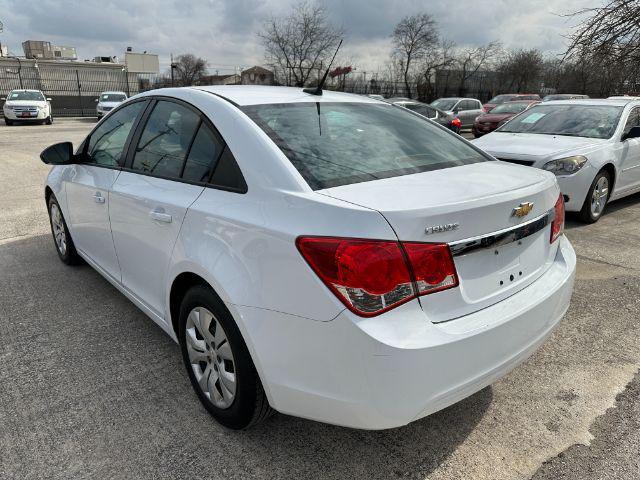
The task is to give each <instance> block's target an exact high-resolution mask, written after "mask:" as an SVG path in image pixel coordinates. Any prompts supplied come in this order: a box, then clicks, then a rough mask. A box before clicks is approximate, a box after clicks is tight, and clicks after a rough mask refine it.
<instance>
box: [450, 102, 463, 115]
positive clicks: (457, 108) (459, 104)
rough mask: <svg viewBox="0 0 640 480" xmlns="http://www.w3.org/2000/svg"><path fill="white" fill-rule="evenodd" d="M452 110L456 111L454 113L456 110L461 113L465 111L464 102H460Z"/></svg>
mask: <svg viewBox="0 0 640 480" xmlns="http://www.w3.org/2000/svg"><path fill="white" fill-rule="evenodd" d="M451 110H452V111H454V112H455V111H456V110H458V111H459V112H461V111H462V110H464V100H460V101H458V103H456V104H455V106H454V107H453V108H452V109H451Z"/></svg>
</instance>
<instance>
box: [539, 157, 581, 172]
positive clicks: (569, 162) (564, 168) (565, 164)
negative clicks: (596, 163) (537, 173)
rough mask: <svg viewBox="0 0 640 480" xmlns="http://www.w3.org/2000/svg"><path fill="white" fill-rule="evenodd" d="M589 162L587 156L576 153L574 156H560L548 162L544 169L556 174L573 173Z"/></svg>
mask: <svg viewBox="0 0 640 480" xmlns="http://www.w3.org/2000/svg"><path fill="white" fill-rule="evenodd" d="M586 163H587V157H583V156H582V155H574V156H572V157H566V158H558V159H556V160H551V161H550V162H547V163H545V164H544V166H543V167H542V168H543V169H545V170H547V171H549V172H553V173H555V174H556V175H572V174H574V173H576V172H577V171H578V170H580V169H581V168H582V167H584V165H585V164H586Z"/></svg>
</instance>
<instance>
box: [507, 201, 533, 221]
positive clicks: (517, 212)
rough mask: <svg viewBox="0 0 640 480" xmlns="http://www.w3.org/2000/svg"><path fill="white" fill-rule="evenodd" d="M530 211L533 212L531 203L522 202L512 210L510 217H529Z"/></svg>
mask: <svg viewBox="0 0 640 480" xmlns="http://www.w3.org/2000/svg"><path fill="white" fill-rule="evenodd" d="M531 210H533V203H532V202H522V203H521V204H520V205H518V206H517V207H516V208H514V209H513V212H511V215H512V216H514V217H520V218H522V217H526V216H527V215H529V213H531Z"/></svg>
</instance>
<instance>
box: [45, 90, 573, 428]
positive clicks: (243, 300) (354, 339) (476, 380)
mask: <svg viewBox="0 0 640 480" xmlns="http://www.w3.org/2000/svg"><path fill="white" fill-rule="evenodd" d="M207 90H208V91H207ZM154 95H162V96H168V97H175V98H178V99H181V100H183V101H186V102H189V103H191V104H192V105H195V106H197V108H198V109H200V111H202V112H203V113H204V114H205V115H207V116H208V117H209V118H210V119H211V121H212V122H213V124H214V125H215V127H216V128H217V129H218V131H219V132H220V134H221V136H222V137H223V138H224V140H225V141H226V143H227V145H228V147H229V148H230V150H231V151H232V152H233V155H234V157H235V159H236V161H237V163H238V165H239V167H240V169H241V170H242V173H243V175H244V178H245V180H246V183H247V185H248V191H247V192H246V193H244V194H242V193H236V192H231V191H225V190H222V189H218V188H212V187H202V186H195V185H190V184H185V183H182V182H178V181H171V180H165V179H160V178H154V177H150V176H145V175H141V174H137V173H133V172H131V171H128V170H127V171H122V172H121V171H120V170H117V169H109V168H101V167H88V166H85V165H68V166H55V167H53V168H52V170H51V173H50V174H49V177H48V180H47V187H48V188H49V189H51V191H52V192H53V194H55V195H56V197H57V198H58V200H59V203H60V206H61V209H62V211H63V214H64V216H65V218H66V219H68V226H69V229H70V232H71V235H72V237H73V239H74V242H75V243H76V245H77V246H78V247H79V253H80V254H81V255H82V256H83V257H84V258H86V259H87V260H88V261H89V263H90V264H91V265H92V266H93V267H94V268H96V270H98V271H99V272H100V273H101V274H102V275H104V276H105V277H106V278H107V279H108V280H109V281H110V282H111V283H112V284H113V285H115V286H116V288H118V289H119V290H120V291H122V292H123V293H124V294H125V295H126V296H127V297H128V298H129V299H131V300H132V301H133V302H134V303H135V304H136V305H137V306H139V307H140V308H141V309H142V310H143V311H144V312H145V313H146V314H147V315H149V317H150V318H152V319H153V320H154V321H155V322H156V323H158V324H159V325H160V326H161V327H162V328H163V330H165V331H166V332H167V333H168V334H169V335H170V336H171V337H172V338H173V339H174V340H176V338H177V337H176V332H175V330H174V326H173V325H174V322H175V321H176V319H175V318H172V316H171V308H172V305H171V301H170V293H171V286H172V284H173V281H174V280H175V279H176V278H177V277H178V276H180V275H181V274H195V275H197V276H199V277H201V278H202V279H204V280H205V281H206V282H208V283H209V285H211V287H212V288H213V289H214V290H215V291H216V293H217V294H218V295H219V297H220V298H221V299H222V300H223V302H224V303H225V304H226V306H227V308H228V309H229V311H230V313H231V315H232V316H233V318H234V320H235V321H236V323H237V325H238V328H239V330H240V332H241V333H242V335H243V337H244V340H245V342H246V344H247V347H248V349H249V352H250V353H251V355H252V359H253V361H254V363H255V366H256V369H257V371H258V374H259V376H260V379H261V381H262V384H263V386H264V389H265V392H266V395H267V397H268V399H269V402H270V404H271V406H272V407H273V408H275V409H276V410H279V411H281V412H284V413H289V414H293V415H297V416H300V417H305V418H311V419H314V420H319V421H323V422H328V423H333V424H339V425H345V426H350V427H355V428H367V429H379V428H390V427H395V426H400V425H404V424H406V423H409V422H411V421H413V420H415V419H417V418H420V417H422V416H425V415H428V414H430V413H432V412H434V411H437V410H439V409H441V408H444V407H446V406H447V405H449V404H451V403H454V402H455V401H458V400H460V399H462V398H464V397H465V396H467V395H470V394H471V393H473V392H475V391H477V390H479V389H481V388H483V387H484V386H486V385H488V384H489V383H491V382H492V381H494V380H496V379H497V378H499V377H501V376H502V375H504V374H506V373H507V372H508V371H509V370H510V369H512V368H513V367H514V366H515V365H517V364H518V363H519V362H521V361H522V360H524V359H525V358H527V357H528V356H529V355H530V354H531V353H533V351H535V348H536V347H537V346H538V345H539V344H540V343H541V342H542V341H543V340H544V338H546V336H547V335H548V334H549V332H550V331H551V330H552V329H553V328H554V327H555V326H556V324H557V323H558V322H559V321H560V319H561V318H562V316H563V314H564V312H565V311H566V309H567V308H568V306H569V300H570V297H571V292H572V288H573V279H574V274H575V254H574V252H573V249H572V247H571V245H570V244H569V242H568V240H567V239H566V238H565V237H564V236H561V237H560V239H559V240H557V241H556V242H554V243H553V244H550V243H549V236H550V226H549V225H547V226H546V227H545V228H544V229H543V230H540V231H539V232H537V234H536V235H533V236H531V237H527V239H525V240H526V241H525V242H523V243H524V244H523V245H518V246H516V245H515V244H509V245H503V246H500V247H497V248H496V250H499V251H500V254H501V255H502V256H500V255H498V256H499V257H500V260H499V261H497V260H495V258H494V257H493V255H495V254H494V252H493V250H489V251H477V252H472V253H469V254H464V255H461V256H457V257H455V263H456V268H457V269H458V274H459V275H460V277H461V286H460V288H453V289H449V290H444V291H441V292H438V293H434V294H431V295H428V296H423V297H420V298H419V299H413V300H411V301H409V302H407V303H405V304H403V305H401V306H399V307H397V308H394V309H392V310H389V311H387V312H385V313H383V314H380V315H378V316H375V317H372V318H363V317H359V316H357V315H356V314H354V313H352V312H351V311H349V310H347V309H346V308H345V306H344V305H343V304H342V302H340V301H339V300H338V298H337V297H336V296H335V295H333V294H332V293H331V292H330V291H329V290H328V288H327V287H326V286H325V285H324V283H323V282H322V281H321V280H320V278H319V277H318V276H317V275H316V274H315V273H314V272H313V271H312V270H311V268H310V267H309V265H308V264H307V263H306V262H305V260H304V259H303V258H302V256H301V255H300V253H299V252H298V251H297V249H296V247H295V243H294V242H295V240H296V238H297V237H298V236H300V235H316V236H337V237H355V238H370V239H380V240H393V241H395V240H397V239H398V236H399V237H400V239H401V240H404V239H409V240H412V241H422V242H429V241H433V242H456V241H460V240H464V239H469V238H472V237H475V236H478V235H486V234H490V233H493V232H495V231H498V230H500V229H504V228H511V227H517V226H520V225H524V224H526V223H527V221H528V219H532V218H534V217H536V216H540V215H544V214H545V213H546V212H548V211H549V210H550V209H552V208H553V206H554V204H555V202H556V200H557V198H558V194H559V189H558V186H557V182H556V181H555V179H554V176H553V175H552V174H550V173H548V172H543V171H534V170H532V169H528V168H525V167H520V166H515V165H508V164H503V163H502V162H492V161H487V162H483V163H478V164H474V165H468V166H464V167H454V168H448V169H443V170H436V171H433V172H425V173H422V174H417V175H407V176H403V177H394V178H389V179H384V180H376V181H372V182H364V183H360V184H353V185H345V186H342V187H334V188H329V189H324V190H318V191H313V190H312V189H311V188H310V187H309V185H308V184H307V183H306V181H305V180H304V179H303V178H302V176H301V175H300V174H299V173H298V171H297V170H296V169H295V168H294V167H293V165H292V164H291V162H290V161H289V160H288V159H287V158H286V156H285V155H284V154H283V153H282V151H281V150H280V149H279V148H278V147H277V146H276V145H275V144H274V143H273V142H272V141H271V139H270V138H269V137H268V136H267V135H266V134H265V133H264V132H263V131H262V130H261V129H260V128H259V127H258V126H257V125H256V124H254V123H253V121H251V120H250V119H249V117H247V116H246V115H245V114H244V113H242V112H241V111H239V110H238V108H237V106H235V105H234V104H233V103H231V102H235V103H239V104H259V103H270V102H276V103H277V102H281V103H287V102H297V101H301V100H303V101H309V99H310V96H309V95H307V94H304V93H302V92H301V91H300V89H294V88H291V89H289V88H269V87H194V88H182V89H163V90H159V91H151V92H146V93H144V94H142V95H139V96H136V97H135V98H141V97H145V96H154ZM221 97H224V98H221ZM225 98H226V99H225ZM311 100H312V101H314V102H315V101H318V102H361V103H368V102H373V103H382V102H379V101H377V100H374V99H370V98H367V97H363V96H356V95H345V94H338V93H333V92H325V94H324V95H323V96H322V97H311ZM105 121H106V120H105ZM452 135H453V134H452ZM460 141H462V140H460ZM132 148H133V147H132ZM88 168H92V169H94V170H96V171H97V172H94V174H95V176H94V180H92V181H90V179H89V177H90V176H91V175H92V174H90V172H89V171H87V170H86V169H88ZM76 183H77V185H76ZM96 192H101V195H103V196H105V195H104V194H103V193H102V192H105V193H106V194H107V195H106V196H107V199H106V201H105V203H104V204H98V203H94V199H93V198H92V196H93V195H94V194H95V193H96ZM398 192H402V194H398ZM522 201H532V202H533V203H534V206H535V208H534V211H533V212H532V213H531V215H530V216H529V217H528V219H526V218H525V219H516V218H514V217H512V216H511V212H512V209H513V207H515V206H517V205H518V204H519V203H520V202H522ZM98 207H102V209H100V208H98ZM158 207H159V208H163V209H164V212H159V213H163V214H167V215H171V223H166V222H162V221H158V220H157V219H156V220H154V219H152V218H150V216H149V215H150V213H151V212H153V211H154V210H155V209H156V208H158ZM85 210H86V211H85ZM105 216H106V217H105ZM109 217H110V222H109V221H108V219H109ZM105 218H107V221H106V224H105ZM447 219H452V221H459V222H460V228H459V229H458V230H457V231H452V232H442V233H440V234H437V235H434V236H433V237H429V236H427V235H426V234H425V231H424V229H425V227H426V226H428V225H431V224H437V223H442V222H444V221H445V220H447ZM107 225H108V226H107ZM112 232H113V233H112ZM98 236H99V237H100V238H99V240H96V237H98ZM78 239H80V240H78ZM109 242H111V246H110V247H109ZM527 242H529V243H527ZM96 248H97V249H99V250H100V254H96V253H95V249H96ZM112 249H113V250H112ZM103 250H104V252H103ZM114 252H115V253H114ZM527 252H530V253H527ZM531 252H534V253H535V255H533V254H532V253H531ZM112 254H113V255H116V261H115V264H113V259H112ZM488 254H490V255H488ZM528 255H529V256H533V257H535V259H533V260H531V259H528V258H526V257H527V256H528ZM118 261H119V262H118ZM501 262H502V263H501ZM527 262H529V263H527ZM525 264H527V265H530V266H531V270H530V271H527V275H524V276H523V277H522V278H518V279H517V280H516V281H512V283H509V284H507V285H504V286H498V279H499V278H502V277H503V276H504V275H508V274H509V273H511V272H515V271H517V270H518V269H519V268H521V265H525ZM488 285H492V288H489V287H488ZM444 320H450V321H444ZM434 365H437V366H438V368H433V366H434ZM416 374H417V376H416ZM381 385H385V387H384V388H383V389H382V390H384V391H381Z"/></svg>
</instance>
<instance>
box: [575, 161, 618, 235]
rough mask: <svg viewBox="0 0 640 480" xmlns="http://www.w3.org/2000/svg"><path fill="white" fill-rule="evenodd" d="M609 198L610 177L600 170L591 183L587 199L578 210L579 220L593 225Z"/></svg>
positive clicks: (607, 173)
mask: <svg viewBox="0 0 640 480" xmlns="http://www.w3.org/2000/svg"><path fill="white" fill-rule="evenodd" d="M610 196H611V175H610V174H609V172H607V171H606V170H600V172H598V174H597V175H596V178H594V179H593V182H591V186H590V187H589V192H588V193H587V197H586V198H585V199H584V203H583V204H582V209H581V210H580V214H579V217H580V220H582V221H583V222H584V223H595V222H597V221H598V220H600V217H602V214H603V212H604V209H605V207H606V206H607V203H608V202H609V197H610Z"/></svg>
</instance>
